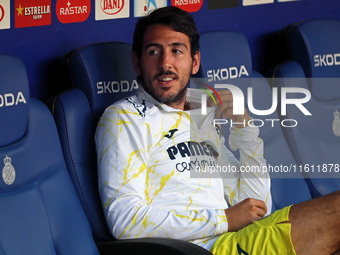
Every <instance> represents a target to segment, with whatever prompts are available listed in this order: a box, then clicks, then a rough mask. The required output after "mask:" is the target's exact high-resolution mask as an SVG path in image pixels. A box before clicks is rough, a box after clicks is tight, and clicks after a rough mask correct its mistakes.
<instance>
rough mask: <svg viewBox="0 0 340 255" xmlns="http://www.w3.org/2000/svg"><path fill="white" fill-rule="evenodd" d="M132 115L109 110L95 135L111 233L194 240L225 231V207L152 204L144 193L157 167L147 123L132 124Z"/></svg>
mask: <svg viewBox="0 0 340 255" xmlns="http://www.w3.org/2000/svg"><path fill="white" fill-rule="evenodd" d="M131 116H132V117H131ZM133 116H134V115H133V113H129V112H128V111H126V110H119V109H116V108H114V107H111V108H109V109H107V110H106V112H105V113H104V115H103V116H102V118H101V120H100V122H99V124H98V127H97V131H96V136H95V141H96V148H97V157H98V181H99V193H100V197H101V200H102V205H103V208H104V213H105V217H106V220H107V223H108V226H109V229H110V231H111V233H112V235H113V236H114V237H115V238H118V239H120V238H122V239H126V238H139V237H140V238H141V237H163V238H180V239H183V240H194V239H198V238H204V237H208V236H215V235H217V234H221V233H224V232H227V229H228V224H227V221H226V216H225V213H224V210H223V209H205V210H183V211H176V210H161V209H159V208H154V207H153V206H152V200H151V202H150V199H148V194H147V192H146V186H147V185H148V183H149V182H148V181H147V180H148V173H149V171H153V170H154V169H152V167H149V168H148V167H147V159H148V157H149V154H148V153H149V151H150V144H151V141H149V140H148V139H150V138H148V137H150V135H148V136H147V135H146V133H147V129H146V128H144V127H143V124H141V123H138V124H136V123H134V119H135V118H134V117H133ZM136 125H137V128H136ZM166 178H168V177H167V176H164V177H162V180H163V181H165V180H166ZM175 188H176V187H175Z"/></svg>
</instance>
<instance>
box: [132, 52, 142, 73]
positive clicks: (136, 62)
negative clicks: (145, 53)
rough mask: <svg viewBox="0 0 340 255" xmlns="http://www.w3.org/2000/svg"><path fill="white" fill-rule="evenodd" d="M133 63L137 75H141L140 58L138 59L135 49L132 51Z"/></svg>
mask: <svg viewBox="0 0 340 255" xmlns="http://www.w3.org/2000/svg"><path fill="white" fill-rule="evenodd" d="M132 63H133V67H134V68H135V71H136V73H137V75H141V70H140V65H139V59H138V57H137V53H136V52H135V51H134V52H132Z"/></svg>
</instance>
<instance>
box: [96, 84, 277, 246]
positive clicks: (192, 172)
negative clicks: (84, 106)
mask: <svg viewBox="0 0 340 255" xmlns="http://www.w3.org/2000/svg"><path fill="white" fill-rule="evenodd" d="M201 93H205V92H203V91H202V90H193V89H188V96H187V100H193V101H194V100H196V101H197V99H198V98H200V95H201ZM199 102H200V101H199ZM192 105H193V103H191V107H192ZM215 109H216V108H215V107H211V108H208V111H207V112H208V113H207V115H202V114H201V110H200V109H196V110H190V111H181V110H177V109H173V108H171V107H169V106H167V105H165V104H160V103H158V102H157V101H156V100H155V99H154V98H153V97H151V96H150V95H149V94H148V93H146V92H145V91H144V89H143V88H139V90H138V93H137V95H136V96H131V97H129V98H126V99H122V100H120V101H118V102H117V103H114V104H113V105H111V106H109V107H108V108H107V109H106V110H105V112H104V114H103V115H102V117H101V119H100V121H99V123H98V127H97V130H96V134H95V142H96V149H97V155H98V181H99V193H100V197H101V201H102V205H103V208H104V213H105V217H106V220H107V224H108V226H109V229H110V231H111V233H112V235H113V236H114V237H115V238H118V239H126V238H142V237H163V238H175V239H182V240H188V241H192V242H193V243H196V244H198V245H201V246H203V247H205V248H207V249H210V247H211V246H212V244H213V242H214V241H215V240H216V239H217V237H218V236H219V235H221V234H222V233H225V232H227V231H228V221H227V219H226V216H225V213H224V209H226V208H228V206H230V205H234V204H236V203H238V202H240V201H242V200H244V199H246V198H249V197H252V198H257V199H261V200H263V201H265V202H266V205H267V208H268V212H267V214H269V213H270V209H271V196H270V178H269V175H268V174H267V173H252V172H249V171H248V172H246V173H244V172H239V171H234V172H230V173H229V172H223V174H222V177H223V178H221V177H218V176H216V175H212V174H210V172H212V171H213V169H218V166H229V169H231V168H230V166H232V169H234V170H235V169H237V170H239V169H240V167H241V166H243V167H245V166H259V167H260V166H261V165H262V166H263V165H265V164H266V161H265V159H264V158H263V142H262V140H261V139H260V138H258V134H259V130H258V128H256V127H250V126H248V127H246V128H240V129H237V128H236V129H235V128H234V127H231V134H232V136H235V142H236V144H237V147H238V148H239V150H240V160H239V161H238V160H237V159H236V158H235V157H234V156H233V155H232V153H231V152H230V151H229V150H228V149H227V148H226V147H225V146H224V138H223V135H222V132H221V128H219V127H214V125H213V119H214V118H215ZM207 169H210V170H209V171H207ZM220 169H221V168H220ZM215 174H216V173H215Z"/></svg>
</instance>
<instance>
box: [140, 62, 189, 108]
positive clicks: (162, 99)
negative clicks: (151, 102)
mask: <svg viewBox="0 0 340 255" xmlns="http://www.w3.org/2000/svg"><path fill="white" fill-rule="evenodd" d="M191 69H192V68H191ZM162 75H172V76H173V77H174V78H175V79H176V80H180V79H179V77H178V75H176V74H175V73H173V72H172V71H170V70H167V71H160V72H159V73H158V74H156V75H155V76H154V78H153V80H157V78H158V77H160V76H162ZM190 76H191V72H190V74H188V75H187V77H188V78H187V79H182V80H180V82H181V86H180V89H179V91H178V92H177V93H172V94H170V95H168V96H162V95H158V94H157V93H156V92H155V91H153V90H151V89H150V88H151V86H147V85H146V84H147V81H145V78H144V76H143V75H140V77H138V79H139V80H140V81H141V85H142V86H143V88H144V90H145V91H146V92H147V93H148V94H150V95H151V96H152V97H153V98H154V99H156V100H157V101H158V102H159V103H163V104H166V105H168V104H173V103H181V102H183V100H185V96H186V92H187V89H188V86H189V80H190ZM162 89H163V90H164V91H166V90H170V89H171V88H162Z"/></svg>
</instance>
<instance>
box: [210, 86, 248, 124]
mask: <svg viewBox="0 0 340 255" xmlns="http://www.w3.org/2000/svg"><path fill="white" fill-rule="evenodd" d="M218 94H219V96H220V98H221V101H222V105H221V104H220V103H219V100H218V99H217V98H216V95H214V98H215V100H216V102H218V108H217V110H216V116H217V117H218V118H220V117H222V118H224V119H230V120H232V121H233V122H234V123H239V122H241V123H244V125H243V124H235V126H236V127H238V128H243V127H247V126H248V121H249V120H250V117H249V115H248V112H247V110H246V109H245V108H244V115H234V114H233V96H232V94H231V92H230V90H219V91H218ZM214 105H215V103H214V101H213V99H212V98H208V100H207V106H208V107H212V106H214Z"/></svg>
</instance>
